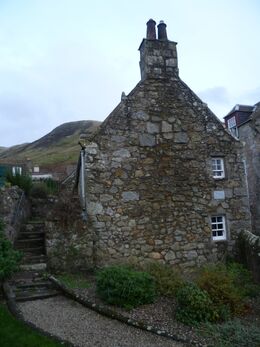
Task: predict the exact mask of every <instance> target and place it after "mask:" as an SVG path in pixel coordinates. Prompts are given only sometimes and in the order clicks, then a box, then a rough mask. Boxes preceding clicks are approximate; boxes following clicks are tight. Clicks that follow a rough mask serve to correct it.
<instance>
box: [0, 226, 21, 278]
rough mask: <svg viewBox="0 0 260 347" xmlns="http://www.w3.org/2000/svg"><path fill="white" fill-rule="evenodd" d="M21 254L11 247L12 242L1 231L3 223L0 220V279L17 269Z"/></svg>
mask: <svg viewBox="0 0 260 347" xmlns="http://www.w3.org/2000/svg"><path fill="white" fill-rule="evenodd" d="M21 258H22V254H21V253H20V252H17V251H15V250H14V249H13V247H12V244H11V242H10V241H9V240H7V238H6V237H5V236H4V233H3V223H2V221H0V280H4V279H6V278H7V277H9V276H10V275H11V274H12V273H13V272H15V271H17V270H18V264H19V261H20V260H21Z"/></svg>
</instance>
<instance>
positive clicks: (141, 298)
mask: <svg viewBox="0 0 260 347" xmlns="http://www.w3.org/2000/svg"><path fill="white" fill-rule="evenodd" d="M97 294H98V295H99V296H100V297H101V298H102V299H103V300H104V301H105V302H106V303H108V304H112V305H117V306H121V307H125V308H127V309H131V308H133V307H136V306H139V305H143V304H148V303H152V302H153V301H154V299H155V296H156V290H155V283H154V280H153V278H152V276H151V275H149V274H148V273H146V272H141V271H134V270H132V269H130V268H129V267H125V266H110V267H107V268H105V269H103V270H101V271H99V272H98V273H97Z"/></svg>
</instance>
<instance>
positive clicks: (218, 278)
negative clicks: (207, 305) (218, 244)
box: [197, 265, 245, 320]
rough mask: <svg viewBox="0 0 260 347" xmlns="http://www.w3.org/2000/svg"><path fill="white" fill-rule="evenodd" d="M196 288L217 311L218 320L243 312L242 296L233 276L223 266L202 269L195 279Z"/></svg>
mask: <svg viewBox="0 0 260 347" xmlns="http://www.w3.org/2000/svg"><path fill="white" fill-rule="evenodd" d="M197 284H198V286H199V287H200V288H201V289H203V290H205V291H206V292H207V293H208V294H209V296H210V298H211V300H212V302H213V304H214V305H215V307H216V310H217V311H218V316H219V319H222V320H225V319H227V318H228V316H229V314H228V311H229V312H230V314H231V315H238V314H241V313H243V312H244V311H245V305H244V303H243V296H242V293H241V291H240V290H239V288H238V287H236V285H235V283H234V278H233V276H232V275H231V274H230V273H229V272H228V271H227V269H226V267H225V265H212V266H208V267H206V268H204V269H203V270H202V272H201V273H200V275H199V277H198V279H197Z"/></svg>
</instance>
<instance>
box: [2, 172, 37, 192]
mask: <svg viewBox="0 0 260 347" xmlns="http://www.w3.org/2000/svg"><path fill="white" fill-rule="evenodd" d="M6 181H7V182H8V183H10V184H11V185H12V186H18V187H19V188H21V189H22V190H24V191H25V193H26V194H29V193H30V191H31V188H32V178H31V176H29V175H27V174H22V175H21V174H19V173H15V174H12V172H11V171H8V172H7V174H6Z"/></svg>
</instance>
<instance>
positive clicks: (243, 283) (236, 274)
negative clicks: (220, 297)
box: [227, 262, 260, 297]
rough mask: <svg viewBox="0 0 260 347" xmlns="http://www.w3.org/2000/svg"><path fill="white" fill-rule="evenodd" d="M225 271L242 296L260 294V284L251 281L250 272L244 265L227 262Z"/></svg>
mask: <svg viewBox="0 0 260 347" xmlns="http://www.w3.org/2000/svg"><path fill="white" fill-rule="evenodd" d="M227 271H228V273H229V275H230V276H231V278H232V280H233V282H234V285H235V287H236V288H238V289H239V292H240V293H241V295H242V296H243V297H255V296H257V295H259V294H260V286H259V285H257V284H255V283H254V282H253V276H252V273H251V272H250V271H248V270H247V269H246V268H245V267H244V265H242V264H239V263H236V262H229V263H228V264H227Z"/></svg>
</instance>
